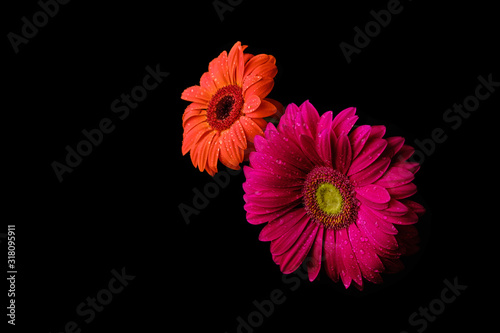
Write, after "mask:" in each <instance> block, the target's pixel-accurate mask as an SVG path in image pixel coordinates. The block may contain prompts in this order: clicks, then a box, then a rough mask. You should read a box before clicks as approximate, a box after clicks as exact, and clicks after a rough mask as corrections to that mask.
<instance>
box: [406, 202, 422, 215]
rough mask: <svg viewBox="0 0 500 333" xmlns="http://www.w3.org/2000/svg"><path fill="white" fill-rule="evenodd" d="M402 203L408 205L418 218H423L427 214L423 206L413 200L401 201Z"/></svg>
mask: <svg viewBox="0 0 500 333" xmlns="http://www.w3.org/2000/svg"><path fill="white" fill-rule="evenodd" d="M401 202H402V203H403V204H404V205H406V206H407V207H408V208H409V209H410V210H412V211H414V212H415V213H416V214H417V215H418V216H422V215H423V214H424V213H425V208H424V206H422V205H421V204H419V203H417V202H415V201H412V200H407V199H406V200H401Z"/></svg>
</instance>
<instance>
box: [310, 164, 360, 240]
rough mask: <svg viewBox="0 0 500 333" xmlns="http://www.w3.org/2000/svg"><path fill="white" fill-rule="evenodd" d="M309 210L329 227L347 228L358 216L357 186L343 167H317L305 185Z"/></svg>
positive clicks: (317, 219)
mask: <svg viewBox="0 0 500 333" xmlns="http://www.w3.org/2000/svg"><path fill="white" fill-rule="evenodd" d="M302 193H303V197H304V206H305V209H306V212H307V214H309V216H310V217H311V218H312V219H313V220H314V221H316V222H317V223H320V224H322V225H323V226H325V227H326V228H329V229H336V230H338V229H343V228H345V227H347V226H349V225H350V224H351V223H353V222H355V221H356V219H357V217H358V200H357V199H356V196H355V192H354V186H353V185H352V184H351V182H350V181H349V179H348V178H347V177H346V176H345V175H343V174H341V173H340V172H339V171H337V170H334V169H332V168H328V167H316V168H315V169H313V170H312V171H311V172H310V173H309V174H308V175H307V178H306V181H305V183H304V187H303V189H302Z"/></svg>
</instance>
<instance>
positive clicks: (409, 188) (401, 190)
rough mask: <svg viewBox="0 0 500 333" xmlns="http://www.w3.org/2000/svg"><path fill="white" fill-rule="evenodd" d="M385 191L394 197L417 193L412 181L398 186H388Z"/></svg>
mask: <svg viewBox="0 0 500 333" xmlns="http://www.w3.org/2000/svg"><path fill="white" fill-rule="evenodd" d="M387 191H388V192H389V194H390V195H391V197H393V198H394V199H404V198H408V197H410V196H412V195H414V194H415V193H417V186H416V185H415V184H413V183H408V184H405V185H401V186H398V187H391V188H388V189H387Z"/></svg>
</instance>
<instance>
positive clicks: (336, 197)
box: [316, 183, 342, 215]
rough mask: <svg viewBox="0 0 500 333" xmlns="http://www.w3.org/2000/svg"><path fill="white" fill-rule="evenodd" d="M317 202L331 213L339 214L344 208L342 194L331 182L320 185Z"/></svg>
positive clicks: (324, 210) (326, 211)
mask: <svg viewBox="0 0 500 333" xmlns="http://www.w3.org/2000/svg"><path fill="white" fill-rule="evenodd" d="M316 202H317V203H318V207H319V209H321V210H322V211H323V212H325V213H326V214H329V215H333V214H338V213H340V211H341V210H342V194H340V191H339V190H338V189H337V188H336V187H335V186H333V185H332V184H330V183H323V184H321V185H319V186H318V189H317V190H316Z"/></svg>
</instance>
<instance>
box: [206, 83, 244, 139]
mask: <svg viewBox="0 0 500 333" xmlns="http://www.w3.org/2000/svg"><path fill="white" fill-rule="evenodd" d="M243 103H244V100H243V94H242V91H241V88H240V87H238V86H236V85H230V86H226V87H223V88H221V89H219V90H218V91H217V92H216V93H215V95H214V96H213V97H212V99H211V100H210V102H209V103H208V108H207V121H208V124H209V125H210V126H212V128H213V129H216V130H219V131H223V130H225V129H227V128H229V127H231V125H232V124H233V123H234V122H235V121H236V120H238V119H239V118H240V116H241V115H242V108H243Z"/></svg>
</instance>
